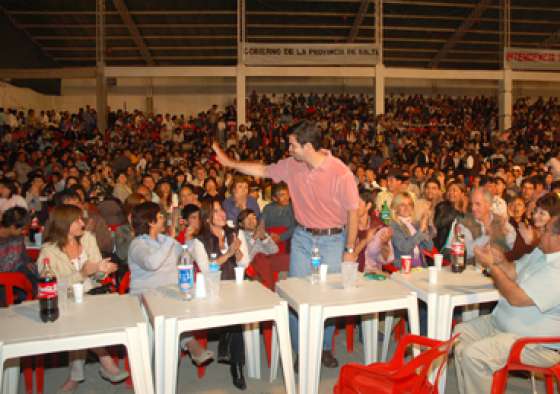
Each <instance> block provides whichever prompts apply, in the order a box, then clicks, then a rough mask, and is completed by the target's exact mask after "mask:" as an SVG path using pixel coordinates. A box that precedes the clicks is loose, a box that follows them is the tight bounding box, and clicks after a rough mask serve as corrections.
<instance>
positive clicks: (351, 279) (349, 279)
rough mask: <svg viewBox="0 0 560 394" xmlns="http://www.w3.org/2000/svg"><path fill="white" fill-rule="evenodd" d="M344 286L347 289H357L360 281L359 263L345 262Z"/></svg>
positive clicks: (342, 268) (343, 267)
mask: <svg viewBox="0 0 560 394" xmlns="http://www.w3.org/2000/svg"><path fill="white" fill-rule="evenodd" d="M341 272H342V286H343V287H344V288H345V289H351V288H353V287H356V280H357V279H358V263H355V262H353V261H344V262H343V263H342V265H341Z"/></svg>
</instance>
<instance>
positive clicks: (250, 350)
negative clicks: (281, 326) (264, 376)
mask: <svg viewBox="0 0 560 394" xmlns="http://www.w3.org/2000/svg"><path fill="white" fill-rule="evenodd" d="M243 339H244V342H245V354H246V355H247V376H248V377H250V378H254V379H260V378H261V354H260V346H259V345H260V343H259V340H260V330H259V324H258V323H248V324H245V325H244V327H243Z"/></svg>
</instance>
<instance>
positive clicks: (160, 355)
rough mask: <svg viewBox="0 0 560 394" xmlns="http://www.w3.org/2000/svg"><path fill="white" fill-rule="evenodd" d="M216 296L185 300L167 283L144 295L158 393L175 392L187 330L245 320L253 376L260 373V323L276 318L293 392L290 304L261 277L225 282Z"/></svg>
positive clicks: (288, 387) (291, 392) (289, 387)
mask: <svg viewBox="0 0 560 394" xmlns="http://www.w3.org/2000/svg"><path fill="white" fill-rule="evenodd" d="M220 286H221V289H220V296H219V297H218V298H216V299H211V298H205V299H194V300H192V301H183V300H182V299H181V298H180V296H179V292H178V290H177V288H176V287H175V286H173V287H164V288H160V289H157V290H152V291H149V292H146V293H144V294H143V295H142V297H143V301H144V306H145V308H146V311H147V312H148V315H149V316H150V319H151V321H152V323H153V327H154V340H155V375H156V392H157V393H158V394H172V393H175V392H176V385H177V359H178V352H179V336H180V335H181V333H183V332H186V331H194V330H201V329H208V328H216V327H224V326H231V325H235V324H244V325H245V329H244V339H245V349H246V352H247V368H248V373H247V375H248V376H249V377H254V378H259V377H260V346H259V339H260V336H259V326H258V324H256V323H257V322H261V321H267V320H273V321H274V322H275V323H276V331H275V332H277V334H278V337H279V338H278V339H279V343H280V352H281V355H282V365H283V370H284V382H285V386H286V392H287V393H289V394H294V393H295V380H294V379H295V378H294V372H293V369H292V353H291V350H290V333H289V326H288V305H287V303H286V301H283V300H282V299H280V297H278V295H276V294H275V293H273V292H272V291H270V290H268V289H267V288H265V287H264V286H263V285H261V284H260V283H258V282H251V281H244V282H243V283H242V284H236V283H235V281H221V283H220Z"/></svg>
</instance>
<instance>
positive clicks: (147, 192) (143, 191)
mask: <svg viewBox="0 0 560 394" xmlns="http://www.w3.org/2000/svg"><path fill="white" fill-rule="evenodd" d="M135 193H138V194H141V195H143V196H144V199H145V200H146V201H152V192H151V190H150V189H149V188H148V187H146V186H144V185H138V187H137V188H136V192H135Z"/></svg>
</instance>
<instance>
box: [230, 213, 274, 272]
mask: <svg viewBox="0 0 560 394" xmlns="http://www.w3.org/2000/svg"><path fill="white" fill-rule="evenodd" d="M237 225H238V227H239V229H240V231H239V235H238V238H239V240H240V241H241V246H240V250H241V252H242V253H243V257H242V258H241V260H239V261H237V265H238V266H244V267H247V266H249V264H251V261H253V258H254V257H255V256H256V255H257V254H258V253H262V254H275V253H278V245H276V243H275V242H274V240H273V239H272V238H271V237H270V236H269V235H268V234H267V233H266V231H265V226H264V222H262V221H261V222H260V223H259V222H258V220H257V215H256V213H255V212H253V211H252V210H251V209H244V210H243V211H241V212H240V213H239V216H238V217H237Z"/></svg>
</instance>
